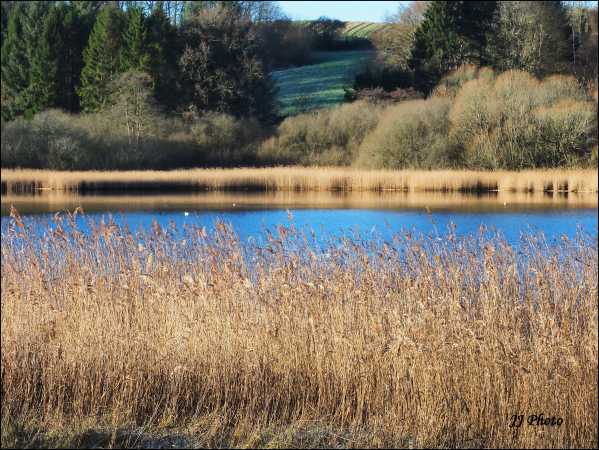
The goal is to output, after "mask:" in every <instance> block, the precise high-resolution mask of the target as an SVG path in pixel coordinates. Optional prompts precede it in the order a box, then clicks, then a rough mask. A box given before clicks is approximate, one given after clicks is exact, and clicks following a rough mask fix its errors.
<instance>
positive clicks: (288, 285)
mask: <svg viewBox="0 0 599 450" xmlns="http://www.w3.org/2000/svg"><path fill="white" fill-rule="evenodd" d="M56 220H57V223H54V224H53V231H51V230H50V229H48V232H47V235H46V237H45V238H43V239H41V240H40V239H37V238H34V237H33V234H32V230H30V229H28V228H27V227H26V226H25V225H24V224H23V223H22V221H21V219H20V218H19V216H18V214H17V213H16V212H13V219H12V222H11V224H10V225H9V226H8V227H7V228H6V230H5V231H3V235H2V243H1V249H2V253H1V258H2V259H1V262H2V278H1V281H2V284H1V289H2V290H1V313H2V314H1V325H2V328H1V337H2V356H1V365H2V429H3V433H2V445H3V446H10V445H17V446H25V445H33V446H41V445H48V446H49V445H64V446H69V445H79V446H94V445H102V446H114V447H117V446H120V445H126V446H143V445H147V443H148V442H153V443H154V444H155V445H163V446H166V445H175V446H190V447H192V446H254V447H259V446H266V445H271V446H296V445H297V446H305V447H308V446H309V447H311V446H317V445H320V446H346V447H364V446H368V445H373V446H382V447H393V446H417V447H431V446H443V447H448V446H449V447H458V446H468V447H520V446H521V447H556V448H562V447H596V446H597V412H598V411H597V399H598V391H597V384H596V379H597V374H598V372H597V358H598V345H597V334H598V333H597V326H598V318H597V308H598V305H597V238H596V236H594V237H591V236H580V237H579V238H578V239H577V240H575V241H569V240H563V241H561V243H560V244H559V245H557V246H552V247H547V245H546V244H545V243H544V242H543V241H542V240H540V239H539V238H534V237H530V238H529V239H528V240H527V241H526V242H523V243H522V246H521V247H520V248H519V249H518V251H516V250H515V249H513V248H511V247H510V246H509V245H507V244H506V243H505V242H503V241H501V240H500V239H498V238H497V237H494V236H489V235H484V234H481V235H480V236H471V237H468V238H457V237H456V236H454V235H448V236H446V237H445V239H443V240H436V239H433V238H426V237H417V236H411V235H403V236H397V237H396V238H395V240H394V241H393V242H387V243H384V244H383V243H382V242H379V243H378V244H377V243H376V242H374V241H372V240H366V241H365V240H362V239H360V238H359V237H356V238H355V239H349V240H341V241H333V240H331V242H330V243H329V244H328V245H325V247H324V248H319V247H316V246H314V245H312V244H310V237H309V236H305V235H303V233H300V232H298V231H296V230H295V229H294V227H293V224H291V225H290V226H288V227H283V226H281V227H279V229H278V232H275V233H274V234H273V235H272V236H270V237H269V238H268V240H267V241H265V243H264V244H260V245H258V244H256V245H249V244H246V245H242V244H241V243H240V242H239V240H238V239H237V238H236V236H235V233H234V232H233V230H231V229H230V228H228V227H227V226H226V225H224V224H219V225H218V226H217V227H216V230H215V231H214V233H207V232H206V230H204V229H197V228H190V229H186V230H185V231H183V230H179V231H180V232H182V234H179V235H175V234H174V233H175V232H176V230H174V229H172V228H169V229H161V228H160V226H158V225H157V224H156V225H155V226H154V229H153V230H151V231H148V232H144V233H136V234H131V233H130V232H129V231H127V230H126V229H123V228H120V227H119V226H117V225H116V224H114V223H96V224H94V228H93V231H92V233H91V234H89V235H83V234H81V233H78V232H74V233H71V234H68V235H67V232H66V231H65V230H67V229H68V227H72V226H74V223H73V221H72V220H69V221H67V222H65V221H63V220H62V219H61V218H60V217H59V218H57V219H56ZM540 413H543V414H544V415H545V416H556V417H560V418H562V419H563V421H564V422H563V425H562V426H560V427H543V426H528V425H526V424H525V425H524V426H523V427H522V428H520V429H513V428H510V427H509V426H508V425H509V422H510V417H511V416H512V415H514V414H524V415H529V414H540ZM5 430H6V431H5ZM152 439H155V440H154V441H152Z"/></svg>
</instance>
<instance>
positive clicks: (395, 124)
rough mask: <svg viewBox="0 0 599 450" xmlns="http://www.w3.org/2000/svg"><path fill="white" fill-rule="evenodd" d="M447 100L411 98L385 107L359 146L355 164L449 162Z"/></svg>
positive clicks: (427, 165) (397, 166)
mask: <svg viewBox="0 0 599 450" xmlns="http://www.w3.org/2000/svg"><path fill="white" fill-rule="evenodd" d="M449 108H450V102H449V100H447V99H442V98H432V99H428V100H412V101H407V102H402V103H400V104H398V105H396V106H391V107H389V108H387V109H386V110H385V112H384V114H383V115H382V117H381V119H380V121H379V123H378V126H377V127H376V129H375V130H374V131H373V132H372V133H371V134H370V135H368V136H367V137H366V139H364V141H363V142H362V145H361V146H360V154H359V157H358V160H357V165H359V166H363V167H367V168H376V169H380V168H391V169H403V168H407V167H422V168H430V167H433V166H444V165H448V164H450V159H451V148H450V144H449V142H448V141H447V138H446V136H447V131H448V128H449V121H448V112H449Z"/></svg>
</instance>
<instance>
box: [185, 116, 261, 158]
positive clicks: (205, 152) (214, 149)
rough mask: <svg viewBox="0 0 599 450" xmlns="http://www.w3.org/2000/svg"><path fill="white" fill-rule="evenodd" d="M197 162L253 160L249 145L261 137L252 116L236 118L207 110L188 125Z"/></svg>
mask: <svg viewBox="0 0 599 450" xmlns="http://www.w3.org/2000/svg"><path fill="white" fill-rule="evenodd" d="M191 134H192V136H193V140H194V144H195V152H196V158H195V160H196V161H197V162H201V163H203V164H218V165H232V164H239V163H244V162H245V163H248V162H251V161H252V159H253V156H252V155H253V152H254V149H253V146H252V144H254V143H256V142H258V140H259V139H260V137H261V131H260V124H259V123H258V122H257V121H256V120H254V119H237V118H235V117H233V116H230V115H227V114H218V113H208V114H206V115H204V116H202V117H200V118H199V119H198V120H197V121H196V123H195V124H193V125H192V127H191Z"/></svg>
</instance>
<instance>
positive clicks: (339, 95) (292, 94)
mask: <svg viewBox="0 0 599 450" xmlns="http://www.w3.org/2000/svg"><path fill="white" fill-rule="evenodd" d="M373 55H374V52H372V51H368V50H356V51H338V52H315V53H314V55H313V58H314V60H315V64H311V65H308V66H302V67H296V68H293V69H285V70H279V71H276V72H273V74H272V75H273V78H274V80H275V83H276V86H277V87H278V89H279V93H278V100H279V103H280V105H281V114H283V115H290V114H296V113H298V112H305V111H308V110H312V109H317V108H323V107H330V106H334V105H338V104H340V103H343V99H344V95H345V91H344V90H343V88H350V87H351V86H352V84H353V80H354V77H355V76H356V74H357V73H359V72H360V71H361V70H363V69H364V66H365V65H366V63H367V62H368V61H369V60H370V59H371V58H372V57H373Z"/></svg>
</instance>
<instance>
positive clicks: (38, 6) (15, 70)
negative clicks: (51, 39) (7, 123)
mask: <svg viewBox="0 0 599 450" xmlns="http://www.w3.org/2000/svg"><path fill="white" fill-rule="evenodd" d="M49 8H50V4H49V3H48V2H22V3H18V4H17V5H15V6H14V7H13V8H12V9H11V11H10V16H9V19H8V26H7V31H6V38H5V39H4V42H3V45H2V88H3V91H4V92H3V96H5V98H6V99H8V101H7V102H6V103H7V104H6V105H4V102H3V105H2V116H3V118H5V119H10V118H13V117H14V116H16V115H20V114H25V115H26V116H28V117H30V116H32V115H33V114H34V113H35V112H36V111H39V110H40V108H41V106H42V105H41V104H40V99H39V98H38V94H37V92H36V89H35V86H34V85H33V84H32V73H33V66H34V63H35V59H36V57H37V51H38V44H39V39H40V35H41V27H40V26H39V24H40V23H42V21H43V18H44V16H45V15H46V14H47V12H48V10H49Z"/></svg>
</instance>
